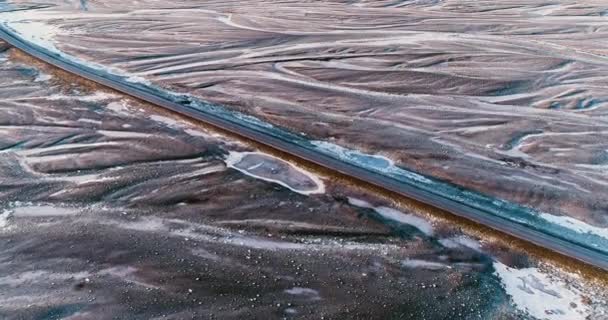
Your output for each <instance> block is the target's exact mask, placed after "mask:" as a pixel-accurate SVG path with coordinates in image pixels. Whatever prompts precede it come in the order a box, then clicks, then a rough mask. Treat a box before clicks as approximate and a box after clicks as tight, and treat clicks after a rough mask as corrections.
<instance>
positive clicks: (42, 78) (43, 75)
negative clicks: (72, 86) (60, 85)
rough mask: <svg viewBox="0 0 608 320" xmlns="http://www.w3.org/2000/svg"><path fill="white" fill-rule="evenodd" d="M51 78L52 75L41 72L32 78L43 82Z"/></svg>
mask: <svg viewBox="0 0 608 320" xmlns="http://www.w3.org/2000/svg"><path fill="white" fill-rule="evenodd" d="M52 78H53V76H52V75H50V74H46V73H42V72H41V73H39V74H38V76H36V79H34V82H45V81H49V80H51V79H52Z"/></svg>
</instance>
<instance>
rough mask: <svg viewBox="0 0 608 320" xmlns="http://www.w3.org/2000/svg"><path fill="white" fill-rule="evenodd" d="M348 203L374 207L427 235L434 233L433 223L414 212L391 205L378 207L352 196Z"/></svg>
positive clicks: (384, 214)
mask: <svg viewBox="0 0 608 320" xmlns="http://www.w3.org/2000/svg"><path fill="white" fill-rule="evenodd" d="M348 203H350V204H352V205H353V206H357V207H360V208H366V209H374V211H376V212H377V213H378V214H379V215H381V216H382V217H383V218H385V219H388V220H391V221H395V222H399V223H403V224H407V225H410V226H413V227H416V228H417V229H418V230H420V232H422V233H424V234H425V235H427V236H432V235H433V225H431V223H430V222H428V221H427V220H425V219H424V218H421V217H418V216H416V215H413V214H406V213H403V212H401V211H399V210H396V209H393V208H389V207H377V208H376V207H374V206H372V205H371V204H370V203H368V202H367V201H363V200H359V199H356V198H351V197H349V198H348Z"/></svg>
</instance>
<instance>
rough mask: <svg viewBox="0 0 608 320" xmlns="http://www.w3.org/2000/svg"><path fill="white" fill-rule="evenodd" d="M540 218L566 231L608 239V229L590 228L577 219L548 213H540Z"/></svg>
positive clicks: (590, 226)
mask: <svg viewBox="0 0 608 320" xmlns="http://www.w3.org/2000/svg"><path fill="white" fill-rule="evenodd" d="M540 216H541V218H543V219H545V220H547V221H549V222H550V223H555V224H558V225H560V226H563V227H566V228H568V229H571V230H574V231H576V232H578V233H591V234H594V235H597V236H600V237H602V238H605V239H608V228H600V227H596V226H592V225H590V224H587V223H585V222H583V221H580V220H578V219H575V218H572V217H567V216H556V215H552V214H548V213H541V214H540Z"/></svg>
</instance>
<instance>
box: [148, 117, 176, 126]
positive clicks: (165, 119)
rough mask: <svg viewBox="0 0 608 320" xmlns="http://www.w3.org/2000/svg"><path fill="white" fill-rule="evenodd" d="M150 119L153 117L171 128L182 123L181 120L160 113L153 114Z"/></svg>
mask: <svg viewBox="0 0 608 320" xmlns="http://www.w3.org/2000/svg"><path fill="white" fill-rule="evenodd" d="M150 119H152V120H154V121H156V122H160V123H164V124H166V125H167V126H169V127H171V128H179V127H181V125H182V123H181V122H179V121H177V120H175V119H172V118H169V117H164V116H159V115H151V116H150Z"/></svg>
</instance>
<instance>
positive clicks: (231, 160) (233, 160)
mask: <svg viewBox="0 0 608 320" xmlns="http://www.w3.org/2000/svg"><path fill="white" fill-rule="evenodd" d="M251 154H257V155H260V156H262V157H264V158H267V159H269V160H272V161H277V162H283V163H287V164H288V165H289V166H290V167H291V168H292V169H294V170H296V171H298V172H299V173H301V174H303V175H305V176H306V177H307V178H308V179H310V180H312V181H313V182H314V183H315V184H316V186H317V188H316V189H314V190H298V189H295V188H294V187H293V186H290V185H288V184H287V183H285V182H284V181H282V180H280V179H272V178H268V177H261V176H258V175H255V174H253V173H251V172H249V171H248V170H244V169H243V168H239V167H238V166H237V164H238V163H239V162H241V160H242V159H243V157H245V156H246V155H251ZM225 162H226V166H228V167H229V168H233V169H235V170H238V171H240V172H242V173H244V174H246V175H248V176H250V177H254V178H256V179H260V180H264V181H269V182H274V183H277V184H280V185H282V186H283V187H285V188H288V189H289V190H291V191H293V192H297V193H300V194H304V195H310V194H317V193H325V184H324V183H323V181H322V180H321V178H319V177H318V176H317V175H315V174H313V173H312V172H309V171H306V170H304V169H302V168H298V167H296V166H295V165H293V164H292V163H289V162H285V161H283V160H281V159H279V158H276V157H273V156H271V155H269V154H265V153H261V152H235V151H231V152H230V153H229V154H228V157H226V159H225ZM250 169H251V168H250ZM251 170H252V169H251Z"/></svg>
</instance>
